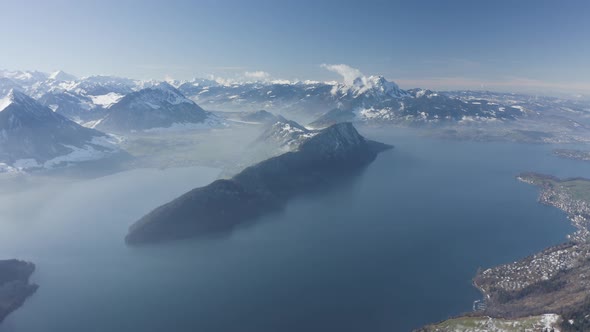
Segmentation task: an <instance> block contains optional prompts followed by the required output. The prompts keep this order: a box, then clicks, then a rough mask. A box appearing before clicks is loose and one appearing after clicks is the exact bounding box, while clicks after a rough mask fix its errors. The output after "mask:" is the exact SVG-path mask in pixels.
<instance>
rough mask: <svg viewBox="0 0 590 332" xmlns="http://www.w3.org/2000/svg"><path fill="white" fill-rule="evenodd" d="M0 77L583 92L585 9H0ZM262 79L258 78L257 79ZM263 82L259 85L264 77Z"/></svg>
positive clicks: (589, 66)
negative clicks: (336, 67)
mask: <svg viewBox="0 0 590 332" xmlns="http://www.w3.org/2000/svg"><path fill="white" fill-rule="evenodd" d="M0 9H1V12H2V15H1V16H2V19H0V31H2V44H1V45H2V49H1V50H0V68H6V69H38V70H42V71H52V70H55V69H64V70H65V71H68V72H71V73H73V74H76V75H79V76H85V75H91V74H115V75H121V76H128V77H134V78H140V79H145V78H155V79H162V78H164V77H167V76H170V77H173V78H178V79H187V78H191V77H195V76H200V77H202V76H206V75H209V74H213V75H216V76H220V77H241V76H243V75H245V74H244V73H245V72H255V71H264V72H266V73H268V75H270V76H269V77H271V78H275V79H314V80H336V79H339V76H338V75H337V74H335V73H333V72H330V71H328V70H326V69H324V68H322V67H321V64H347V65H349V66H352V67H354V68H358V69H360V70H361V71H362V72H363V73H364V74H367V75H371V74H382V75H384V76H385V77H387V78H388V79H392V80H394V81H397V82H398V83H400V85H401V86H402V87H412V86H422V87H430V88H439V89H440V88H455V87H456V88H459V87H461V88H474V89H478V88H482V87H483V88H492V89H499V90H522V89H525V90H526V89H539V90H543V89H554V88H555V89H562V90H568V89H572V91H573V90H576V91H586V92H590V1H585V0H579V1H567V0H561V1H541V0H539V1H496V0H493V1H492V0H487V1H483V0H470V1H443V0H437V1H342V0H340V1H320V0H315V1H308V0H292V1H280V0H274V1H272V0H268V1H266V0H247V1H246V0H227V1H222V0H218V1H163V0H160V1H150V0H144V1H125V0H119V1H111V0H100V1H99V0H96V1H84V0H77V1H74V0H72V1H63V0H52V1H46V0H37V1H27V0H19V1H1V2H0ZM259 74H260V73H259ZM260 75H262V74H260Z"/></svg>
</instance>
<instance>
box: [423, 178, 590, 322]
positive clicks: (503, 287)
mask: <svg viewBox="0 0 590 332" xmlns="http://www.w3.org/2000/svg"><path fill="white" fill-rule="evenodd" d="M517 179H518V180H519V181H522V182H524V183H528V184H532V185H535V186H538V187H540V188H541V193H540V195H539V202H540V203H542V204H545V205H549V206H554V207H557V208H559V209H561V210H563V211H564V212H565V213H567V215H568V219H569V220H570V221H571V222H572V224H573V226H574V227H575V228H576V231H575V232H574V233H573V234H570V235H569V236H568V241H567V242H565V243H563V244H560V245H557V246H553V247H550V248H547V249H545V250H543V251H542V252H540V253H537V254H534V255H531V256H529V257H526V258H524V259H521V260H519V261H516V262H513V263H509V264H504V265H500V266H496V267H493V268H489V269H486V270H481V271H478V273H477V275H476V276H475V278H474V280H473V284H474V286H475V287H477V288H478V289H479V290H480V292H481V293H482V295H483V300H482V301H480V302H478V305H477V306H474V307H475V309H476V310H475V311H474V312H473V313H470V314H468V315H467V316H464V317H459V318H455V319H450V320H447V321H444V322H442V323H438V324H434V325H429V326H426V327H424V328H422V329H421V330H419V331H440V332H445V331H464V330H466V329H467V328H469V331H489V330H494V331H496V330H497V331H515V332H516V331H522V330H524V329H525V328H530V329H531V331H533V330H539V331H552V330H555V331H561V332H568V331H588V330H590V231H589V229H590V179H584V178H568V179H559V178H556V177H553V176H550V175H544V174H538V173H523V174H520V175H519V176H518V177H517ZM492 327H494V328H493V329H492ZM499 327H502V328H501V329H499Z"/></svg>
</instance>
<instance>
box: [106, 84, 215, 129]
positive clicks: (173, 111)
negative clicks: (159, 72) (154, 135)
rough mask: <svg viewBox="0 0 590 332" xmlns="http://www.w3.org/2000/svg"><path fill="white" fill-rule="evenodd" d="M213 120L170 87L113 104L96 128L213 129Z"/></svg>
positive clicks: (144, 91)
mask: <svg viewBox="0 0 590 332" xmlns="http://www.w3.org/2000/svg"><path fill="white" fill-rule="evenodd" d="M212 119H213V117H212V115H211V114H210V113H209V112H206V111H204V110H203V109H202V108H201V107H199V106H198V105H197V104H195V103H194V102H193V101H192V100H190V99H188V98H186V97H185V96H183V95H182V93H180V91H178V90H177V89H175V88H174V87H173V86H171V85H170V84H168V83H160V84H158V85H155V86H153V87H149V88H145V89H142V90H140V91H137V92H132V93H130V94H128V95H126V96H125V97H123V98H121V100H119V101H118V102H117V103H115V104H113V105H112V106H111V107H110V108H109V110H108V113H107V115H106V116H105V117H104V118H103V119H102V120H100V121H99V122H98V123H97V125H96V128H98V129H101V130H104V131H112V132H129V131H140V130H148V129H154V128H167V127H170V126H173V125H175V124H203V125H205V126H207V125H211V123H210V121H212Z"/></svg>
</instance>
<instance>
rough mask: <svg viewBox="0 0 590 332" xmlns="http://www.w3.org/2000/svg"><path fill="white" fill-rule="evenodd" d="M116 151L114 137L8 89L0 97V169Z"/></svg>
mask: <svg viewBox="0 0 590 332" xmlns="http://www.w3.org/2000/svg"><path fill="white" fill-rule="evenodd" d="M118 152H120V151H119V149H118V148H117V146H116V144H115V139H114V138H113V137H111V136H109V135H107V134H104V133H102V132H99V131H97V130H94V129H90V128H86V127H83V126H81V125H79V124H77V123H75V122H73V121H71V120H69V119H67V118H66V117H64V116H62V115H60V114H58V113H56V112H53V111H52V110H51V109H50V108H48V107H46V106H43V105H41V104H40V103H38V102H37V101H35V100H34V99H33V98H31V97H29V96H27V95H26V94H24V93H22V92H19V91H16V90H11V91H10V92H9V93H8V95H7V96H6V97H4V98H2V99H0V169H2V170H4V171H7V170H8V171H10V170H13V171H14V170H17V171H18V170H29V169H38V168H54V167H58V166H63V165H66V164H69V163H73V162H81V161H89V160H96V159H101V158H104V157H107V156H110V155H113V154H116V153H118Z"/></svg>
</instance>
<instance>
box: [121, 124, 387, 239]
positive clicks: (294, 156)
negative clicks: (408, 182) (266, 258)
mask: <svg viewBox="0 0 590 332" xmlns="http://www.w3.org/2000/svg"><path fill="white" fill-rule="evenodd" d="M388 148H391V147H390V146H388V145H385V144H382V143H377V142H373V141H369V140H366V139H365V138H364V137H362V136H361V135H360V134H359V133H358V132H357V131H356V129H355V128H354V127H353V126H352V124H350V123H341V124H337V125H334V126H332V127H329V128H327V129H325V130H322V131H321V132H319V133H318V134H317V135H315V136H313V137H311V138H309V139H308V140H306V141H305V142H303V143H302V144H301V145H300V146H299V148H298V149H297V150H296V151H294V152H287V153H285V154H282V155H280V156H277V157H273V158H270V159H268V160H265V161H263V162H260V163H258V164H256V165H254V166H251V167H248V168H246V169H245V170H243V171H242V172H241V173H239V174H237V175H236V176H234V177H233V178H231V179H229V180H217V181H215V182H213V183H211V184H210V185H208V186H206V187H202V188H197V189H194V190H192V191H190V192H188V193H186V194H184V195H182V196H181V197H179V198H177V199H175V200H173V201H172V202H170V203H167V204H165V205H162V206H161V207H159V208H157V209H155V210H154V211H152V212H150V213H149V214H148V215H146V216H145V217H143V218H141V219H140V220H139V221H137V222H136V223H135V224H133V225H132V226H131V227H130V229H129V233H128V235H127V237H126V238H125V240H126V242H127V243H128V244H144V243H152V242H162V241H169V240H174V239H180V238H188V237H193V236H198V235H207V234H214V233H219V232H227V231H231V230H232V229H233V228H234V227H235V226H237V225H239V224H241V223H244V222H247V221H250V220H253V219H255V218H257V217H259V216H262V215H264V214H266V213H268V212H271V211H274V210H278V209H281V208H282V207H284V205H285V204H286V202H287V201H288V200H289V199H291V198H292V197H294V196H297V195H300V194H302V193H305V192H307V191H310V190H314V189H318V188H319V187H322V186H324V185H331V184H334V183H335V182H337V179H339V178H341V177H348V176H351V175H352V174H354V173H355V172H356V171H358V170H359V169H361V168H362V167H363V166H365V165H367V164H369V163H370V162H372V161H373V160H374V159H375V158H376V157H377V154H378V153H379V152H381V151H383V150H385V149H388Z"/></svg>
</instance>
